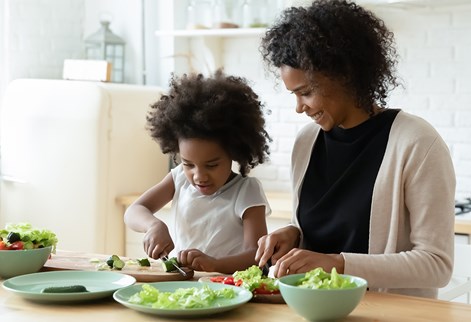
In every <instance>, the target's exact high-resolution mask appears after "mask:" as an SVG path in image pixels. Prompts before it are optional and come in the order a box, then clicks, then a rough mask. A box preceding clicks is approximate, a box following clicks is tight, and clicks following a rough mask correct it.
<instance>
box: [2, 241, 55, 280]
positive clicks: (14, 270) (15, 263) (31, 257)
mask: <svg viewBox="0 0 471 322" xmlns="http://www.w3.org/2000/svg"><path fill="white" fill-rule="evenodd" d="M51 251H52V246H49V247H43V248H36V249H23V250H0V277H2V278H5V279H7V278H10V277H14V276H18V275H24V274H29V273H36V272H37V271H39V270H40V269H41V268H42V267H43V266H44V264H45V263H46V261H47V260H48V258H49V255H50V254H51Z"/></svg>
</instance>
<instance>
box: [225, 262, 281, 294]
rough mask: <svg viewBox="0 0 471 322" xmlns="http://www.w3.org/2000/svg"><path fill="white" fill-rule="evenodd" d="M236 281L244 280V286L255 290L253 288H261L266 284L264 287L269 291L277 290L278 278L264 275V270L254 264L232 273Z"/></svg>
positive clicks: (251, 290)
mask: <svg viewBox="0 0 471 322" xmlns="http://www.w3.org/2000/svg"><path fill="white" fill-rule="evenodd" d="M232 277H234V281H237V280H242V285H241V286H242V287H243V288H245V289H247V290H249V291H250V292H253V290H255V289H257V288H260V287H261V286H262V284H264V289H266V290H268V291H277V290H279V287H278V280H277V279H275V278H271V277H267V276H263V272H262V270H261V269H260V267H258V266H257V265H252V266H250V267H249V268H247V269H246V270H243V271H236V272H235V273H234V274H232Z"/></svg>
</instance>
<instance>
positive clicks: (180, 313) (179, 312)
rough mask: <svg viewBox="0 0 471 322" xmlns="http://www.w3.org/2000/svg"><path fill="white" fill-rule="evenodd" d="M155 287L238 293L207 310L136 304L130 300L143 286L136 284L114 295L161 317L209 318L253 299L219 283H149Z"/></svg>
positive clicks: (117, 298)
mask: <svg viewBox="0 0 471 322" xmlns="http://www.w3.org/2000/svg"><path fill="white" fill-rule="evenodd" d="M148 284H149V285H152V286H153V287H155V288H157V289H158V290H159V291H162V292H174V291H175V290H176V289H178V288H190V287H197V288H201V287H203V285H208V286H209V287H210V288H211V289H215V290H218V289H222V288H233V289H234V290H235V292H236V294H237V295H236V297H235V298H232V299H218V300H217V301H216V302H215V303H214V304H213V306H211V307H207V308H198V309H159V308H153V307H150V306H146V305H140V304H134V303H130V302H129V298H130V297H131V296H132V295H133V294H135V293H138V292H140V291H141V285H140V284H136V285H132V286H129V287H125V288H123V289H120V290H118V291H116V292H115V293H114V294H113V298H114V299H115V300H116V301H117V302H119V303H121V304H122V305H124V306H126V307H128V308H130V309H133V310H136V311H140V312H144V313H150V314H155V315H160V316H168V317H198V316H207V315H211V314H216V313H220V312H225V311H229V310H233V309H235V308H237V307H239V306H241V305H243V304H244V303H247V302H248V301H250V299H251V298H252V293H251V292H249V291H247V290H245V289H243V288H240V287H237V286H232V285H223V284H217V283H200V282H196V281H193V282H191V281H186V282H180V281H179V282H155V283H148Z"/></svg>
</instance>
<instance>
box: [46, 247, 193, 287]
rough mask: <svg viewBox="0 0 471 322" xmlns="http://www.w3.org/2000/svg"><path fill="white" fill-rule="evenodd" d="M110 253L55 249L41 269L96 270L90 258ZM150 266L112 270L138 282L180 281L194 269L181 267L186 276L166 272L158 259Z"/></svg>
mask: <svg viewBox="0 0 471 322" xmlns="http://www.w3.org/2000/svg"><path fill="white" fill-rule="evenodd" d="M109 257H110V255H102V254H90V253H80V252H69V251H60V250H57V252H56V254H52V255H51V258H50V259H48V261H47V262H46V264H44V267H43V268H42V271H55V270H82V271H97V270H98V269H97V263H94V262H92V261H91V260H92V259H98V260H100V261H106V260H107V259H108V258H109ZM120 258H121V259H122V260H123V261H124V262H126V261H127V260H129V258H127V257H123V256H120ZM149 261H150V262H151V267H141V266H139V265H125V266H124V268H123V269H122V270H113V271H115V272H119V273H123V274H127V275H131V276H133V277H134V278H136V280H137V281H138V282H160V281H182V280H188V279H191V278H192V277H193V275H194V271H193V270H191V269H188V268H186V267H182V269H183V270H184V271H185V272H186V273H187V276H183V275H182V274H180V273H178V272H176V273H173V272H172V273H170V272H169V273H167V272H165V271H164V269H163V267H162V262H161V261H160V260H152V259H149Z"/></svg>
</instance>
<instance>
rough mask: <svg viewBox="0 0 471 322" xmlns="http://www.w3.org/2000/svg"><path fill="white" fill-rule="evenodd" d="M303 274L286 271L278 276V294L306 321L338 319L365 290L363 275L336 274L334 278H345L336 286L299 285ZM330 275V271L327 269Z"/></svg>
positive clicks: (356, 302) (357, 300) (353, 307)
mask: <svg viewBox="0 0 471 322" xmlns="http://www.w3.org/2000/svg"><path fill="white" fill-rule="evenodd" d="M306 274H308V273H302V274H293V275H286V276H283V277H281V278H280V279H279V286H280V291H281V295H282V296H283V298H284V300H285V302H286V304H288V306H289V307H290V308H291V309H292V310H293V311H295V312H296V313H297V314H299V315H300V316H302V317H303V318H305V319H306V320H308V321H329V320H337V319H341V318H344V317H346V316H347V315H349V314H350V313H351V312H352V311H353V310H354V309H355V307H356V306H357V305H358V304H359V303H360V301H361V299H362V298H363V295H364V294H365V292H366V288H367V282H366V280H364V279H363V278H360V277H356V276H351V275H344V274H336V277H335V278H336V279H340V280H344V281H348V284H349V285H348V286H345V287H339V288H312V287H310V286H307V287H304V286H300V284H301V281H302V280H303V279H305V278H306ZM326 274H328V275H330V273H326Z"/></svg>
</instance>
